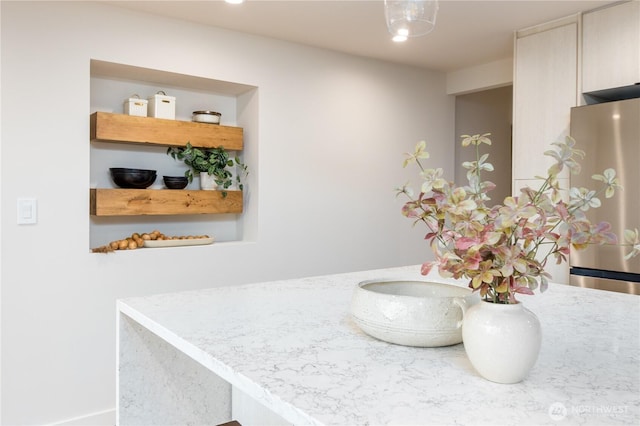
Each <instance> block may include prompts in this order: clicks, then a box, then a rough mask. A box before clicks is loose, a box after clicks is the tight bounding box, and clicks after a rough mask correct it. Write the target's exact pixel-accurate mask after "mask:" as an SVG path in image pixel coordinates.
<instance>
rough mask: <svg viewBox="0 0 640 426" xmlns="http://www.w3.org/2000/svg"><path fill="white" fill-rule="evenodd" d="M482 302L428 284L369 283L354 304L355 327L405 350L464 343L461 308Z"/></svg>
mask: <svg viewBox="0 0 640 426" xmlns="http://www.w3.org/2000/svg"><path fill="white" fill-rule="evenodd" d="M478 300H479V298H478V296H477V295H476V294H474V293H472V291H471V290H470V289H468V288H464V287H460V286H456V285H452V284H442V283H435V282H427V281H406V280H369V281H364V282H361V283H359V284H358V285H357V286H356V288H355V290H354V293H353V297H352V300H351V315H352V317H353V319H354V321H355V323H356V324H357V325H358V327H360V328H361V329H362V331H364V332H365V333H367V334H369V335H370V336H372V337H375V338H377V339H380V340H383V341H385V342H389V343H395V344H398V345H404V346H418V347H437V346H449V345H455V344H457V343H460V342H462V319H463V310H462V306H467V307H468V306H471V305H473V304H474V303H476V302H477V301H478Z"/></svg>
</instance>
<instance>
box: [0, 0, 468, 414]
mask: <svg viewBox="0 0 640 426" xmlns="http://www.w3.org/2000/svg"><path fill="white" fill-rule="evenodd" d="M0 5H1V6H0V7H1V8H2V10H1V19H2V21H1V31H2V34H1V43H2V45H1V48H2V51H1V53H2V58H1V61H2V74H1V78H2V80H1V85H2V92H1V101H2V110H1V114H2V116H1V118H2V120H1V121H2V128H1V145H0V149H1V156H0V158H1V161H2V162H1V167H0V173H1V181H0V182H1V186H0V194H1V199H0V202H1V207H2V217H1V220H2V222H1V225H0V226H1V228H0V230H1V232H2V247H1V252H0V253H1V255H2V257H1V259H0V260H1V265H0V266H1V273H0V274H1V275H0V280H1V281H0V283H1V291H2V294H1V312H2V318H1V326H2V330H1V333H2V334H1V338H2V342H1V343H2V359H1V361H2V366H1V367H2V369H1V372H2V419H1V420H2V424H5V425H13V424H43V423H51V422H56V421H61V420H64V419H70V418H74V417H82V416H86V415H90V414H91V413H100V412H104V411H105V410H110V409H112V408H113V407H114V406H115V300H116V299H117V298H121V297H127V296H132V295H142V294H149V293H159V292H167V291H176V290H182V289H184V290H186V289H195V288H201V287H211V286H221V285H235V284H241V283H248V282H255V281H264V280H272V279H280V278H289V277H299V276H305V275H316V274H326V273H333V272H342V271H349V270H361V269H369V268H377V267H388V266H395V265H402V264H414V263H419V262H421V261H423V260H425V257H426V256H428V252H429V250H428V247H427V246H426V245H425V244H424V241H423V240H422V235H421V234H422V230H419V229H412V228H411V224H410V223H409V221H408V220H406V219H405V218H403V217H402V216H401V215H400V212H399V209H400V206H401V203H400V201H398V200H396V199H395V198H394V192H393V188H394V187H396V186H398V185H401V184H403V183H404V182H405V181H406V180H407V179H408V177H409V175H408V172H406V171H403V169H402V168H401V163H402V153H403V152H405V151H409V150H412V148H413V146H414V144H415V142H416V141H418V140H420V139H424V138H426V139H428V140H429V141H430V143H429V148H430V151H431V153H432V158H434V159H437V161H438V165H439V166H442V167H444V168H445V169H446V170H450V171H451V173H453V172H452V170H453V146H454V144H455V142H456V139H455V137H454V135H453V117H454V114H453V108H454V104H453V99H452V98H451V97H449V96H448V95H447V94H446V88H445V87H446V85H445V77H444V75H443V74H440V73H431V72H427V71H424V70H418V69H415V68H407V67H401V66H396V65H393V64H390V63H383V62H376V61H371V60H367V59H363V58H358V57H353V56H346V55H342V54H338V53H333V52H329V51H323V50H319V49H313V48H308V47H303V46H299V45H295V44H290V43H285V42H279V41H273V40H267V39H263V38H257V37H253V36H249V35H243V34H239V33H234V32H229V31H223V30H219V29H214V28H208V27H203V26H199V25H195V24H190V23H186V22H181V21H175V20H171V19H165V18H160V17H155V16H151V15H144V14H138V13H134V12H131V11H127V10H123V9H119V8H116V7H114V6H112V5H106V4H101V3H94V2H88V3H84V2H59V3H58V2H42V3H32V2H6V1H5V2H1V3H0ZM92 58H93V59H98V60H103V61H110V62H116V63H123V64H130V65H135V66H141V67H146V68H152V69H158V70H163V71H169V72H177V73H183V74H190V75H195V76H202V77H205V78H212V79H219V80H224V81H233V82H237V83H242V84H248V85H253V86H257V87H258V88H259V137H258V140H259V147H257V148H258V151H259V156H258V158H259V164H255V163H254V164H249V166H250V167H252V169H253V170H254V171H255V172H256V176H254V177H255V179H258V180H259V182H260V185H259V191H260V194H259V197H258V198H257V200H254V202H257V203H259V205H258V212H259V219H258V226H257V228H258V229H257V238H256V239H255V241H254V242H239V243H230V244H224V245H222V244H221V245H216V244H213V245H211V246H206V247H192V248H187V247H185V248H179V249H155V250H154V249H141V250H136V251H131V252H122V253H115V254H109V255H102V254H92V253H90V252H89V244H88V241H89V214H88V206H89V193H88V188H89V185H90V175H89V141H88V134H89V112H90V111H89V108H90V79H89V77H90V76H89V63H90V60H91V59H92ZM254 148H255V147H254ZM449 177H452V176H449ZM19 197H35V198H37V200H38V209H39V212H38V213H39V217H38V224H37V225H30V226H29V225H20V226H19V225H16V213H15V212H16V207H15V206H16V199H17V198H19Z"/></svg>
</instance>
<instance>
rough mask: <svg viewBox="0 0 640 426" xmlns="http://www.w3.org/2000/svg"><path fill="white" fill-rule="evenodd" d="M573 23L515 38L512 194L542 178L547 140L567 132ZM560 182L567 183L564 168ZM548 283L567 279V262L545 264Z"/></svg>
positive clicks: (573, 75)
mask: <svg viewBox="0 0 640 426" xmlns="http://www.w3.org/2000/svg"><path fill="white" fill-rule="evenodd" d="M577 31H578V28H577V23H575V22H573V23H570V24H566V25H562V26H559V27H555V28H552V29H547V30H544V31H541V32H536V33H533V34H531V35H526V36H523V37H520V38H517V39H516V55H515V76H514V88H513V93H514V101H513V111H514V116H513V148H512V152H513V168H512V174H513V185H512V188H513V190H514V193H516V194H517V193H519V189H520V188H521V187H522V186H524V185H528V186H530V187H532V188H536V187H537V186H538V185H539V184H540V181H539V180H535V179H534V178H535V176H546V174H547V169H548V168H549V166H550V165H551V164H552V163H553V160H552V159H550V158H549V157H546V156H545V155H544V151H546V150H548V149H549V148H550V147H549V144H550V143H552V142H555V141H557V140H559V139H564V137H565V136H566V135H567V134H569V119H570V112H571V107H573V106H575V105H576V99H577V88H576V86H577V72H578V68H577V53H578V36H577ZM561 177H562V179H561V182H568V179H567V178H568V171H567V170H565V171H563V174H562V176H561ZM546 269H547V272H549V273H550V274H551V275H552V277H553V278H552V280H553V282H556V283H561V284H568V283H569V266H568V265H567V264H566V263H565V264H562V265H555V264H554V263H553V261H550V262H549V263H548V264H547V268H546Z"/></svg>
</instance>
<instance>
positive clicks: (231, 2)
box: [224, 0, 244, 4]
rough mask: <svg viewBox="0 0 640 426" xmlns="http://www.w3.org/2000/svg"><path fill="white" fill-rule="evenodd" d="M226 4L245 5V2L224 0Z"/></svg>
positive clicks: (242, 0)
mask: <svg viewBox="0 0 640 426" xmlns="http://www.w3.org/2000/svg"><path fill="white" fill-rule="evenodd" d="M224 1H225V3H229V4H240V3H244V0H224Z"/></svg>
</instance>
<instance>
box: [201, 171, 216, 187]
mask: <svg viewBox="0 0 640 426" xmlns="http://www.w3.org/2000/svg"><path fill="white" fill-rule="evenodd" d="M217 187H218V184H216V180H215V176H213V175H210V174H209V173H207V172H200V189H204V190H206V191H213V190H215V189H216V188H217Z"/></svg>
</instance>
